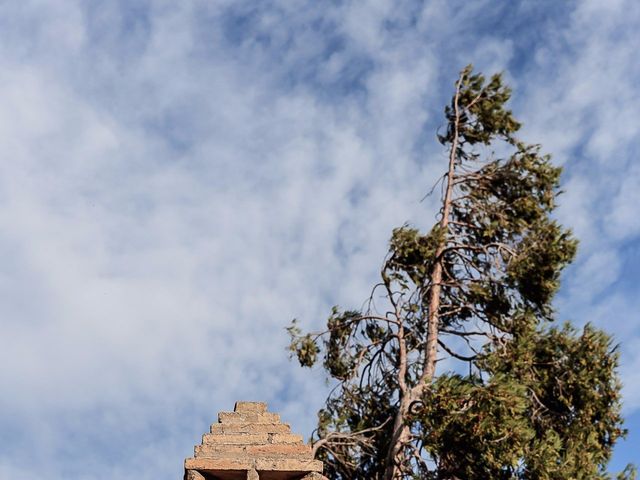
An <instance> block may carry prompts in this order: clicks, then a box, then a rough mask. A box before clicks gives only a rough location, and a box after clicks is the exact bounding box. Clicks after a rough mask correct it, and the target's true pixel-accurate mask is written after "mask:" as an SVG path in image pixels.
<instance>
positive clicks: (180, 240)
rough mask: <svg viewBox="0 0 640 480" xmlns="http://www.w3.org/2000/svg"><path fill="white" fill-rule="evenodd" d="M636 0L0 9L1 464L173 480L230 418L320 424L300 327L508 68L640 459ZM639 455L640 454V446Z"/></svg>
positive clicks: (32, 474)
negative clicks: (452, 111) (613, 359)
mask: <svg viewBox="0 0 640 480" xmlns="http://www.w3.org/2000/svg"><path fill="white" fill-rule="evenodd" d="M639 24H640V7H639V6H638V3H637V2H636V1H635V0H600V1H592V0H584V1H567V2H558V1H556V0H536V1H534V0H531V1H527V0H522V1H516V0H514V1H510V2H503V1H498V0H477V1H474V2H468V1H464V0H433V1H425V2H419V1H412V0H394V1H392V0H360V1H339V0H333V1H324V2H323V1H303V0H299V1H294V0H264V1H244V0H233V1H228V0H182V1H179V2H176V1H168V0H167V1H164V0H113V1H111V2H98V1H94V0H84V1H80V0H4V1H0V105H2V108H1V109H0V152H1V155H2V156H1V160H0V252H1V255H2V262H1V263H0V359H1V362H0V392H1V393H0V478H7V479H9V478H10V479H12V480H26V479H29V480H33V479H45V478H46V479H47V480H58V479H63V478H64V479H70V478H72V479H87V480H89V479H91V480H93V479H95V480H112V479H120V480H128V479H131V480H133V479H149V480H151V479H153V480H165V479H166V480H169V479H178V478H181V475H182V461H183V459H184V458H185V457H187V456H190V454H191V453H192V447H193V445H194V444H195V443H197V442H199V437H200V434H201V433H203V432H204V431H205V430H206V429H207V426H208V424H209V423H211V422H212V421H214V419H215V416H216V412H217V411H218V410H225V409H227V410H228V409H230V408H232V406H233V402H234V401H235V400H236V399H259V400H266V401H268V402H269V403H270V407H271V409H272V410H274V411H279V412H281V413H282V415H283V418H284V420H286V421H289V422H290V423H292V425H293V427H294V428H295V429H296V430H297V431H298V432H300V433H303V434H305V435H308V434H309V433H310V431H311V429H312V426H313V423H314V418H315V411H316V410H317V408H318V407H319V406H320V404H321V403H322V400H323V396H324V391H325V388H326V387H325V384H324V381H323V377H322V374H321V372H319V371H316V372H311V373H310V372H308V371H301V370H300V369H299V368H297V367H296V366H295V364H293V363H291V362H289V360H288V357H287V353H286V352H285V350H284V348H285V345H286V341H287V339H286V335H285V331H284V327H285V325H287V324H288V322H289V321H290V319H291V318H293V317H298V318H300V319H301V320H302V321H303V324H304V325H305V326H306V327H308V328H312V327H314V326H318V325H320V324H321V323H322V322H323V320H324V319H325V318H326V314H327V312H328V311H329V308H330V306H331V305H334V304H341V305H345V306H358V305H360V303H361V301H362V300H363V299H364V297H365V295H366V294H367V293H368V289H369V286H370V285H371V284H372V282H373V281H374V280H375V276H376V272H377V270H378V268H379V266H380V264H381V260H382V257H383V255H384V252H385V249H386V241H387V239H388V237H389V234H390V230H391V229H392V228H393V227H394V226H397V225H400V224H402V223H404V222H405V221H410V222H412V223H414V224H417V225H428V224H429V223H430V222H431V220H432V218H433V213H434V211H435V205H434V203H433V202H434V199H428V200H427V201H425V202H422V203H421V202H420V199H421V198H422V197H423V195H424V194H425V193H426V191H427V190H428V189H429V187H430V186H431V185H432V183H433V181H434V180H435V179H436V178H437V177H438V176H439V175H440V174H441V173H442V169H443V167H444V162H445V157H444V154H443V152H442V150H441V149H440V147H439V145H438V144H437V142H436V141H435V132H436V129H437V128H438V127H439V126H441V125H442V124H443V119H442V107H443V105H444V104H445V103H446V102H447V100H448V98H449V97H450V94H451V91H452V84H453V82H454V80H455V77H456V74H457V72H458V71H459V70H460V69H461V68H462V67H463V66H464V65H466V64H467V63H474V64H475V65H476V67H477V68H478V69H480V70H482V71H484V72H486V73H493V72H495V71H503V72H504V73H505V76H506V78H507V79H508V81H509V83H510V84H511V85H512V86H513V87H514V99H513V102H512V107H513V109H514V111H515V113H516V116H517V117H518V118H520V119H521V120H522V121H523V122H524V123H525V128H524V130H523V132H522V137H523V138H524V139H525V140H527V141H529V142H535V143H541V144H542V145H543V146H544V150H545V151H546V152H549V153H552V154H553V155H554V158H555V160H556V162H558V163H560V164H563V165H564V166H565V175H564V179H563V183H564V185H563V188H564V190H565V191H566V193H565V194H564V195H563V196H562V201H561V204H562V205H561V208H560V210H559V212H558V216H559V218H560V219H561V220H562V221H563V222H564V223H565V224H566V225H568V226H571V227H572V228H573V229H574V231H575V232H576V234H577V235H578V236H579V238H580V239H581V249H580V254H579V257H578V259H577V262H576V263H575V264H574V265H573V266H572V267H571V268H570V269H568V270H567V272H566V274H565V277H564V286H563V289H562V292H561V294H560V296H559V297H558V299H557V307H558V310H559V316H560V317H561V318H563V319H571V320H574V321H575V322H577V323H579V324H583V323H585V322H587V321H591V322H593V323H595V324H596V325H598V326H600V327H602V328H605V329H606V330H608V331H609V332H611V333H613V334H614V335H615V339H616V341H618V342H621V352H622V358H621V362H622V363H621V367H620V373H621V376H622V379H623V381H624V393H625V407H624V408H625V410H624V411H625V416H626V417H627V426H628V427H629V428H630V429H631V434H630V436H629V437H628V439H627V441H626V442H624V443H623V444H620V445H619V447H618V448H617V451H616V456H615V460H614V466H615V467H617V468H620V466H622V465H624V464H626V463H627V462H629V461H632V460H634V450H635V451H636V452H637V451H638V450H640V321H639V315H638V313H637V312H638V311H640V286H639V282H638V279H639V278H640V215H639V214H638V209H639V208H640V162H639V161H638V160H637V156H638V152H639V150H640V141H639V135H638V134H639V128H640V127H639V126H640V122H638V113H637V112H638V107H639V106H640V84H639V83H638V81H637V79H638V78H640V58H639V56H638V45H640V30H638V28H637V26H638V25H639ZM636 455H637V454H636Z"/></svg>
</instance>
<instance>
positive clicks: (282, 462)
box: [255, 458, 322, 473]
mask: <svg viewBox="0 0 640 480" xmlns="http://www.w3.org/2000/svg"><path fill="white" fill-rule="evenodd" d="M255 462H256V464H255V465H256V470H258V471H260V470H270V471H278V472H301V473H302V472H309V473H310V472H322V462H321V461H320V460H295V459H271V458H256V460H255Z"/></svg>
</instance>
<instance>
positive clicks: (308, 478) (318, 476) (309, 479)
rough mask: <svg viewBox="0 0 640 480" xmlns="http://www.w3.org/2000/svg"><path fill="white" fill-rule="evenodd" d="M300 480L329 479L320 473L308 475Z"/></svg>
mask: <svg viewBox="0 0 640 480" xmlns="http://www.w3.org/2000/svg"><path fill="white" fill-rule="evenodd" d="M300 480H327V477H325V476H324V475H322V474H320V473H318V472H311V473H309V474H308V475H305V476H304V477H302V478H301V479H300Z"/></svg>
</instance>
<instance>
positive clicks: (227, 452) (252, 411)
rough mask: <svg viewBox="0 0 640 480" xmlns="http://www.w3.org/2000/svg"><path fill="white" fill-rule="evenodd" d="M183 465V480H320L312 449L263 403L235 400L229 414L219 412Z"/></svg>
mask: <svg viewBox="0 0 640 480" xmlns="http://www.w3.org/2000/svg"><path fill="white" fill-rule="evenodd" d="M184 466H185V479H186V480H298V479H305V480H319V479H322V478H324V477H323V476H322V475H321V473H322V462H320V461H318V460H314V459H313V453H312V451H311V447H310V446H309V445H305V443H304V442H303V440H302V437H301V436H300V435H295V434H292V433H291V428H290V427H289V425H288V424H286V423H280V415H278V414H276V413H270V412H267V404H266V403H261V402H236V405H235V408H234V410H233V412H220V413H219V414H218V423H214V424H213V425H211V433H206V434H204V435H203V436H202V444H201V445H197V446H196V447H195V454H194V456H193V458H187V459H186V460H185V464H184Z"/></svg>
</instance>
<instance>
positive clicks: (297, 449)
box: [195, 443, 311, 459]
mask: <svg viewBox="0 0 640 480" xmlns="http://www.w3.org/2000/svg"><path fill="white" fill-rule="evenodd" d="M195 456H196V457H208V458H241V457H250V458H254V457H255V458H257V457H268V458H296V459H304V458H310V456H311V447H310V446H309V445H304V444H300V445H298V444H287V443H282V444H275V443H274V444H266V445H224V444H218V445H215V444H207V445H197V446H196V447H195Z"/></svg>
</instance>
